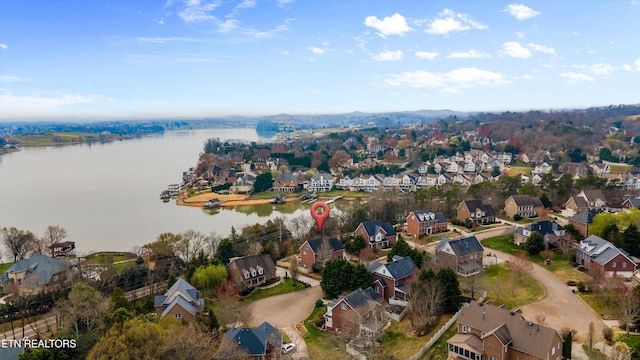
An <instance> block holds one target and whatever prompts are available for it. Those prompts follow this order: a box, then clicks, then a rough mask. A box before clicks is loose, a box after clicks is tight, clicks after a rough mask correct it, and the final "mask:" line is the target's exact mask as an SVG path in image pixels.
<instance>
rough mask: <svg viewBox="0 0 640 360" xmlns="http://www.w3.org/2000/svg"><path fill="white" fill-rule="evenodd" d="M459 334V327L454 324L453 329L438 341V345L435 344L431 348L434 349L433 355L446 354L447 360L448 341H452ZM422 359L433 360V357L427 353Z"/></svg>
mask: <svg viewBox="0 0 640 360" xmlns="http://www.w3.org/2000/svg"><path fill="white" fill-rule="evenodd" d="M457 333H458V327H457V325H456V324H455V323H454V324H453V325H451V327H450V328H449V329H448V330H447V331H446V332H445V333H444V334H442V336H441V337H440V339H438V341H436V343H435V344H433V346H432V347H431V349H433V350H432V351H433V353H435V354H445V357H444V358H443V359H446V354H447V353H448V349H447V341H448V340H449V339H451V338H452V337H453V336H454V335H455V334H457ZM421 359H424V360H427V359H429V360H431V359H432V357H430V356H429V354H428V353H427V354H425V355H424V356H422V358H421Z"/></svg>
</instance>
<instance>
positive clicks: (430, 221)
mask: <svg viewBox="0 0 640 360" xmlns="http://www.w3.org/2000/svg"><path fill="white" fill-rule="evenodd" d="M448 225H449V223H448V222H447V218H446V217H445V216H444V214H443V213H441V212H438V213H434V212H433V211H431V210H416V211H412V212H410V213H409V215H407V226H406V229H407V232H408V233H409V234H411V235H413V236H416V237H418V236H421V235H431V234H437V233H441V232H445V231H447V226H448Z"/></svg>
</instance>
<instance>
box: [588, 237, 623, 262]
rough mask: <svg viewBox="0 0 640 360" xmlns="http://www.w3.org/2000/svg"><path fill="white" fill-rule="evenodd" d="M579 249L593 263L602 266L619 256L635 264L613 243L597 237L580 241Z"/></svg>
mask: <svg viewBox="0 0 640 360" xmlns="http://www.w3.org/2000/svg"><path fill="white" fill-rule="evenodd" d="M578 249H579V250H580V251H582V252H584V253H585V254H587V255H588V256H589V257H590V258H591V259H592V260H593V261H595V262H597V263H599V264H601V265H606V264H607V263H608V262H609V261H611V260H612V259H613V258H615V257H616V256H618V255H622V256H624V257H626V258H627V259H628V260H629V261H630V262H631V263H634V262H633V260H632V259H631V258H630V257H629V254H627V252H626V251H624V250H621V249H618V248H617V247H616V246H615V245H613V244H612V243H610V242H608V241H607V240H605V239H603V238H601V237H599V236H596V235H591V236H589V237H588V238H586V239H584V240H582V241H580V244H578ZM634 264H635V263H634Z"/></svg>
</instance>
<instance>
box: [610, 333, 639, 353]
mask: <svg viewBox="0 0 640 360" xmlns="http://www.w3.org/2000/svg"><path fill="white" fill-rule="evenodd" d="M615 339H616V341H620V342H623V343H626V344H627V345H629V347H630V348H631V350H633V349H634V348H635V347H636V346H640V334H633V333H632V334H629V336H627V333H626V332H623V333H618V334H617V335H616V337H615Z"/></svg>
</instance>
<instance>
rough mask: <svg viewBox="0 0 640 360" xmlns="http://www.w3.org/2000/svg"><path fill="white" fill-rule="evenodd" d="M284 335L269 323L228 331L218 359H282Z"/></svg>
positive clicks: (234, 328)
mask: <svg viewBox="0 0 640 360" xmlns="http://www.w3.org/2000/svg"><path fill="white" fill-rule="evenodd" d="M281 346H282V334H281V333H280V330H278V329H276V328H275V327H273V325H271V324H269V323H268V322H266V321H265V322H263V323H262V324H261V325H260V326H258V327H257V328H248V327H246V328H236V327H232V328H231V329H229V330H227V332H226V333H225V334H224V337H223V338H222V343H221V344H220V348H219V350H218V352H217V353H216V356H215V358H216V359H248V360H267V359H280V358H281V357H282V356H281V349H280V348H281Z"/></svg>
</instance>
